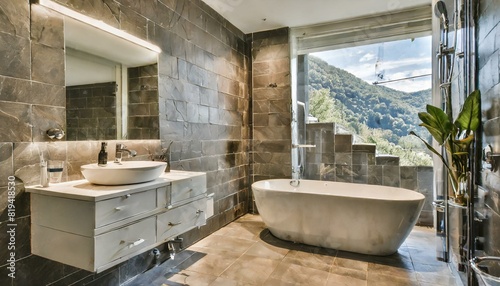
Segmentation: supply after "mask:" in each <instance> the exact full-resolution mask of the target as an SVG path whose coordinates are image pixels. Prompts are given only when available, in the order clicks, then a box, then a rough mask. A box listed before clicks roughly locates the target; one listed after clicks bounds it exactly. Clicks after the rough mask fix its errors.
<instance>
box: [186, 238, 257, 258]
mask: <svg viewBox="0 0 500 286" xmlns="http://www.w3.org/2000/svg"><path fill="white" fill-rule="evenodd" d="M254 243H255V241H252V240H248V239H243V238H238V237H232V236H223V235H215V234H212V235H210V236H208V237H206V238H204V239H202V240H200V241H199V242H197V243H196V244H195V245H194V246H195V247H204V248H213V249H218V250H226V251H231V252H234V253H239V254H243V253H245V252H246V251H247V250H248V249H249V248H250V247H251V246H252V245H253V244H254Z"/></svg>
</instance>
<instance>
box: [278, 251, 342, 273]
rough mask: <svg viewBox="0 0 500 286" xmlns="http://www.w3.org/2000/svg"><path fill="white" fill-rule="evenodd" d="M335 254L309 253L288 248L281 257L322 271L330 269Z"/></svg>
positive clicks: (286, 260)
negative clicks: (286, 252)
mask: <svg viewBox="0 0 500 286" xmlns="http://www.w3.org/2000/svg"><path fill="white" fill-rule="evenodd" d="M334 260H335V256H329V255H324V254H318V253H311V252H306V251H300V250H290V251H289V252H288V254H287V255H286V256H285V258H284V259H283V262H287V263H292V264H297V265H301V266H306V267H309V268H314V269H318V270H322V271H327V272H328V271H330V268H331V267H332V264H333V261H334Z"/></svg>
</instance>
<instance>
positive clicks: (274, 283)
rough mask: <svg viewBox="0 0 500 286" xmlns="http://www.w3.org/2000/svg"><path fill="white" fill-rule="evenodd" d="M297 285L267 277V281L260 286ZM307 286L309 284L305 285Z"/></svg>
mask: <svg viewBox="0 0 500 286" xmlns="http://www.w3.org/2000/svg"><path fill="white" fill-rule="evenodd" d="M297 285H298V284H297V283H293V282H285V281H282V280H280V279H277V278H273V277H269V279H267V280H266V282H264V284H262V286H297ZM259 286H260V285H259ZM307 286H310V284H307Z"/></svg>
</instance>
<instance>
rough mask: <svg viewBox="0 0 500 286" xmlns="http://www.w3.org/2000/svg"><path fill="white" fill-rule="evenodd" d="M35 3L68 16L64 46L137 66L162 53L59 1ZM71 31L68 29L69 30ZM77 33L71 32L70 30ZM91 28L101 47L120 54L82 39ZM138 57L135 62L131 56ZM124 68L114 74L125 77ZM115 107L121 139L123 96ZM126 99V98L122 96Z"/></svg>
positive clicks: (124, 110) (124, 112) (124, 113)
mask: <svg viewBox="0 0 500 286" xmlns="http://www.w3.org/2000/svg"><path fill="white" fill-rule="evenodd" d="M38 4H39V5H40V6H43V7H45V8H49V9H51V10H53V11H56V12H58V13H60V14H61V15H63V16H66V17H68V18H67V20H65V43H66V46H68V47H71V48H72V49H76V50H82V51H86V52H88V53H90V54H95V55H99V56H101V57H103V58H109V59H111V60H112V61H115V62H117V63H122V64H124V65H126V66H136V65H138V63H140V64H141V65H143V64H144V63H153V62H154V63H157V62H158V54H160V53H161V49H160V48H159V47H158V46H156V45H153V44H151V43H149V42H147V41H145V40H143V39H140V38H138V37H136V36H133V35H131V34H129V33H127V32H125V31H123V30H120V29H117V28H115V27H113V26H110V25H108V24H106V23H104V22H102V21H99V20H96V19H94V18H91V17H89V16H86V15H84V14H81V13H78V12H76V11H74V10H71V9H69V8H67V7H65V6H63V5H61V4H58V3H56V2H54V1H52V0H38ZM70 30H71V31H70ZM73 30H74V31H78V32H72V31H73ZM90 30H92V33H93V34H94V36H95V34H97V36H98V38H99V40H98V41H97V42H102V43H103V44H102V45H100V46H119V47H120V49H119V50H120V51H123V53H121V54H120V53H117V52H116V50H114V51H109V49H108V50H106V49H102V48H100V46H96V45H94V43H95V42H96V41H95V40H93V41H89V40H87V39H84V37H83V35H86V34H89V33H87V31H90ZM68 43H70V44H69V45H68ZM136 58H137V59H139V60H137V61H134V59H136ZM126 73H127V71H126V69H123V68H122V69H121V74H117V78H118V77H123V76H126ZM124 84H125V83H123V82H122V84H121V85H120V86H119V87H118V88H119V91H118V93H122V92H124V91H126V89H127V88H126V84H125V86H124ZM117 100H118V102H117V107H118V106H121V112H119V113H117V116H118V118H117V120H118V122H121V124H119V126H118V127H117V132H118V134H117V135H116V138H117V139H124V138H123V133H122V132H123V131H124V130H122V128H126V126H127V114H128V110H127V107H126V105H125V106H124V104H126V102H120V101H121V100H122V97H117ZM123 100H124V101H126V100H127V99H126V98H123Z"/></svg>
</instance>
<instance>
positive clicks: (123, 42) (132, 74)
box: [64, 11, 159, 140]
mask: <svg viewBox="0 0 500 286" xmlns="http://www.w3.org/2000/svg"><path fill="white" fill-rule="evenodd" d="M71 12H72V14H74V15H77V18H78V15H80V14H78V13H76V12H74V11H71ZM74 15H72V16H71V17H67V16H65V17H64V25H65V29H64V30H65V32H64V33H65V35H64V38H65V51H66V128H67V132H66V133H67V135H66V138H67V140H113V139H159V108H158V65H157V59H158V53H159V48H157V47H155V46H153V45H151V44H149V43H147V42H146V43H143V41H142V40H140V39H137V38H135V37H133V36H130V35H129V36H130V37H131V38H133V39H135V42H134V43H133V42H131V40H130V39H124V35H125V36H127V35H126V34H124V33H123V31H118V33H119V34H120V35H119V36H117V35H115V34H113V33H110V32H109V31H110V30H111V32H113V31H114V30H116V29H115V28H113V27H109V26H108V27H104V29H100V28H98V27H96V25H95V24H94V23H93V21H95V20H94V19H89V18H88V17H87V21H88V22H92V24H88V23H84V22H81V21H78V20H76V19H74V18H72V17H73V16H74ZM84 17H86V16H84ZM78 19H80V18H78ZM99 24H100V25H104V26H106V24H102V23H99ZM137 42H139V43H140V44H141V45H139V44H137ZM151 47H153V48H151Z"/></svg>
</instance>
